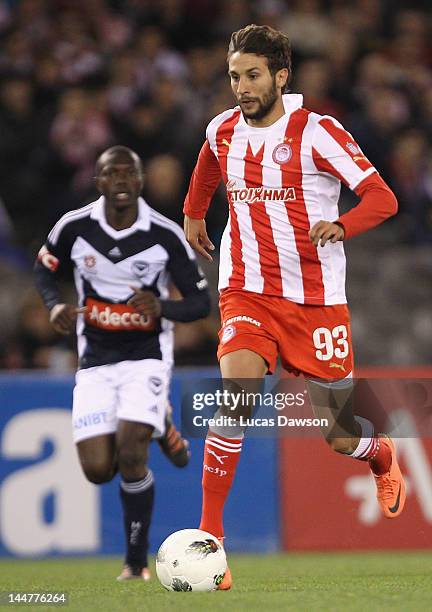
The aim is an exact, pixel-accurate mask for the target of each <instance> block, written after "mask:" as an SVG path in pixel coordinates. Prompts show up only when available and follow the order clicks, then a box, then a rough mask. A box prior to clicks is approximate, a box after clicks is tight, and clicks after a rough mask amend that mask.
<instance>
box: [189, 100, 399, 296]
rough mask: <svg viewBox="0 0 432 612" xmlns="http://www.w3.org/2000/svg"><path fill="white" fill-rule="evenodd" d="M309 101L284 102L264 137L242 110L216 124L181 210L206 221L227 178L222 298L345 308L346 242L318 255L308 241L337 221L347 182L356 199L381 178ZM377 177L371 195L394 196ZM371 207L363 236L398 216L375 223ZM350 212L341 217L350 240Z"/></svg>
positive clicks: (332, 121) (387, 210) (387, 213)
mask: <svg viewBox="0 0 432 612" xmlns="http://www.w3.org/2000/svg"><path fill="white" fill-rule="evenodd" d="M302 101H303V96H301V95H299V94H288V95H284V96H283V103H284V107H285V114H284V115H283V116H282V117H281V118H280V119H279V120H278V121H276V122H275V123H273V124H272V125H270V126H268V127H263V128H256V127H251V126H250V125H248V124H247V123H246V121H245V119H244V117H243V115H242V113H241V110H240V108H239V107H236V108H234V109H230V110H227V111H225V112H223V113H221V114H220V115H218V116H217V117H215V118H214V119H213V120H212V121H211V122H210V124H209V125H208V128H207V141H206V143H205V144H204V146H203V149H202V150H201V153H200V157H199V159H198V163H197V167H196V168H195V171H194V175H193V176H192V179H191V185H190V188H189V193H188V196H187V198H186V202H185V208H184V211H185V213H186V214H187V215H189V216H191V217H194V218H203V217H204V216H205V212H206V210H207V207H208V204H209V201H210V198H211V196H212V195H213V193H214V190H215V188H216V186H217V184H218V182H219V181H220V178H221V177H222V179H223V181H224V183H225V185H226V189H227V198H228V203H229V219H228V223H227V226H226V228H225V231H224V233H223V237H222V242H221V249H220V270H219V289H220V290H222V289H224V288H227V287H230V288H235V289H243V290H246V291H252V292H255V293H261V294H267V295H274V296H282V297H286V298H287V299H289V300H292V301H294V302H298V303H302V304H317V305H324V304H325V305H331V304H342V303H345V302H346V297H345V254H344V248H343V243H342V242H337V243H334V244H333V243H330V242H327V244H326V245H325V246H324V247H318V248H317V247H315V246H314V245H313V244H312V242H311V241H310V239H309V236H308V232H309V230H310V228H311V227H312V226H313V225H314V224H315V223H316V222H318V221H320V220H326V221H336V220H339V210H338V199H339V193H340V185H341V181H343V182H344V183H345V184H346V185H348V187H349V188H350V189H352V190H356V189H357V187H358V186H359V185H360V184H362V185H363V182H364V181H365V179H367V177H369V176H370V175H371V174H373V173H376V170H375V168H374V167H373V166H372V164H371V163H370V162H369V161H368V160H367V159H366V157H365V156H364V155H363V153H362V151H361V150H360V148H359V146H358V145H357V144H356V142H355V141H354V140H353V138H352V136H351V135H350V134H349V133H348V132H346V131H345V130H344V128H343V127H342V125H341V124H340V123H339V122H338V121H336V120H335V119H334V118H332V117H328V116H322V115H318V114H317V113H313V112H310V111H308V110H306V109H304V108H302ZM200 166H201V167H200ZM374 176H376V180H377V181H379V183H378V184H375V180H374V179H372V183H373V184H374V187H375V188H377V187H378V188H380V189H382V185H384V189H387V190H388V188H387V187H386V186H385V183H384V182H383V181H382V179H381V178H380V177H378V175H374ZM200 177H201V178H200ZM369 182H370V181H369ZM366 183H368V181H366ZM388 191H389V190H388ZM390 193H391V192H390ZM360 194H361V191H360ZM361 195H362V194H361ZM358 208H360V206H359V207H358ZM370 208H371V207H370V206H369V209H368V211H363V213H362V215H363V218H362V223H363V225H364V228H362V231H363V229H367V228H368V227H373V226H374V225H377V224H378V223H379V222H380V221H382V220H383V219H384V218H386V217H388V216H390V214H394V212H395V211H394V210H390V208H391V205H390V208H389V206H388V205H386V206H384V208H385V211H383V210H381V211H378V212H377V211H375V212H374V214H372V215H371V214H370V212H371V211H370ZM378 208H379V207H378ZM353 211H354V209H353ZM353 211H350V213H352V212H353ZM350 213H348V214H347V215H343V216H342V217H341V218H340V220H341V222H343V223H344V226H345V234H346V237H347V234H349V233H350V228H349V225H350V218H349V215H350ZM368 214H369V217H370V218H369V219H368V218H366V217H367V216H368ZM345 216H346V217H347V218H346V219H344V218H343V217H345ZM357 217H358V219H360V217H359V215H357ZM372 217H374V218H372ZM352 221H353V224H355V219H354V217H353V220H352ZM359 225H361V224H360V223H359ZM354 233H359V231H354V230H353V231H352V232H351V235H353V234H354Z"/></svg>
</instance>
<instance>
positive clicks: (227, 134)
mask: <svg viewBox="0 0 432 612" xmlns="http://www.w3.org/2000/svg"><path fill="white" fill-rule="evenodd" d="M239 119H240V111H237V112H235V113H234V114H233V115H231V116H230V117H229V118H228V119H227V120H226V121H224V122H223V123H222V124H221V125H220V126H219V128H218V130H217V132H216V155H217V158H218V161H219V165H220V169H221V173H222V178H223V181H224V183H225V185H226V183H227V181H228V176H227V158H228V154H229V149H230V146H231V140H232V137H233V134H234V128H235V126H236V125H237V123H238V121H239ZM227 197H228V204H229V211H230V225H231V232H230V238H231V261H232V270H233V273H232V276H231V277H230V280H229V285H230V286H232V287H238V288H244V284H245V265H244V261H243V256H242V242H241V238H240V228H239V223H238V219H237V213H236V211H235V209H234V204H233V201H232V198H231V197H230V195H229V193H228V194H227Z"/></svg>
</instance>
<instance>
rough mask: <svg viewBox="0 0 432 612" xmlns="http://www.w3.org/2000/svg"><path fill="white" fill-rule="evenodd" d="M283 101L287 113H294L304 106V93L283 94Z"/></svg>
mask: <svg viewBox="0 0 432 612" xmlns="http://www.w3.org/2000/svg"><path fill="white" fill-rule="evenodd" d="M282 102H283V105H284V109H285V113H287V114H288V113H292V112H294V111H296V110H298V109H299V108H301V107H302V106H303V96H302V94H283V96H282Z"/></svg>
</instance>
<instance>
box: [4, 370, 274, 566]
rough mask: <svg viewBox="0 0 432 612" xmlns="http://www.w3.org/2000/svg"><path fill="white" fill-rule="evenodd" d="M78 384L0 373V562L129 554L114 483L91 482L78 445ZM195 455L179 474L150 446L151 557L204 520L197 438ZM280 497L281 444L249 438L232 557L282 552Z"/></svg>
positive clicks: (231, 523) (179, 375)
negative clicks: (74, 418)
mask: <svg viewBox="0 0 432 612" xmlns="http://www.w3.org/2000/svg"><path fill="white" fill-rule="evenodd" d="M204 374H205V373H204ZM187 376H189V374H188V373H187V372H182V371H180V370H179V371H177V372H175V374H174V378H173V386H172V398H171V399H172V402H173V405H174V409H175V410H174V412H175V420H176V422H177V423H180V415H179V410H180V401H181V393H182V384H183V383H184V382H185V380H186V377H187ZM193 376H194V377H197V376H198V377H199V376H200V372H199V371H197V370H194V372H193ZM73 384H74V381H73V377H69V376H68V377H58V376H53V375H48V374H46V373H41V374H39V373H38V374H8V375H0V406H1V409H0V555H3V556H15V557H27V558H28V557H44V556H52V555H83V554H91V555H95V554H96V555H97V554H122V553H123V550H124V543H123V537H124V536H123V532H122V520H121V509H120V502H119V495H118V487H119V481H118V477H116V478H115V479H114V480H113V481H112V482H111V483H108V484H106V485H102V486H99V487H98V486H95V485H92V484H90V483H88V482H87V481H86V480H85V478H84V477H83V475H82V473H81V469H80V466H79V463H78V459H77V456H76V450H75V447H74V445H73V443H72V436H71V401H72V389H73ZM191 450H192V458H191V462H190V464H189V466H188V467H187V468H185V469H177V468H175V467H173V466H172V465H171V464H170V463H169V462H168V461H167V459H166V458H165V457H164V456H163V455H162V453H161V452H160V449H159V447H158V445H157V444H156V443H153V444H152V448H151V457H150V465H151V468H152V470H153V472H154V475H155V479H156V501H155V509H154V517H153V523H152V527H151V534H150V544H151V550H152V551H153V552H154V551H155V550H157V548H158V546H159V544H160V543H161V542H162V541H163V540H164V539H165V537H166V536H167V535H169V534H170V533H172V532H173V531H176V530H178V529H183V528H186V527H195V526H197V525H198V523H199V518H200V508H201V469H202V452H203V440H202V439H200V440H199V439H194V440H191ZM277 491H278V487H277V445H276V442H275V440H274V439H249V440H246V442H245V444H244V450H243V452H242V457H241V459H240V463H239V468H238V472H237V475H236V479H235V483H234V487H233V489H232V492H231V494H230V497H229V500H228V502H227V506H226V512H225V517H226V520H225V531H226V536H227V547H228V549H229V550H233V551H234V550H236V551H247V552H252V551H256V552H269V551H274V550H277V549H278V548H279V525H278V521H279V516H278V499H277Z"/></svg>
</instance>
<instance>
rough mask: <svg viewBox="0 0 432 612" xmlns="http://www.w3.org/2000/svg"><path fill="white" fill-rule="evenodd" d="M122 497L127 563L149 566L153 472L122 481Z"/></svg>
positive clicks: (135, 565) (133, 565) (136, 565)
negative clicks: (137, 478)
mask: <svg viewBox="0 0 432 612" xmlns="http://www.w3.org/2000/svg"><path fill="white" fill-rule="evenodd" d="M120 498H121V502H122V506H123V520H124V529H125V536H126V564H127V565H130V566H132V567H140V568H142V567H147V563H148V561H147V551H148V532H149V528H150V521H151V516H152V510H153V500H154V481H153V473H152V471H151V470H148V472H147V475H146V476H145V477H144V478H143V479H142V480H138V481H132V482H131V481H129V482H128V481H125V480H124V479H123V480H122V481H121V482H120Z"/></svg>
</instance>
